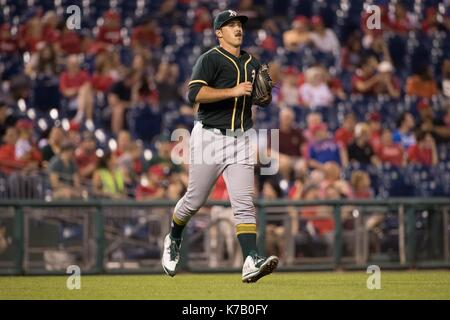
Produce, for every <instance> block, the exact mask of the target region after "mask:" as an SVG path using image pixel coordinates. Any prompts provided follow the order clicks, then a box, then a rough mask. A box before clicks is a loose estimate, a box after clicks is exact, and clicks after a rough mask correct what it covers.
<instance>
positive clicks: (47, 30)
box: [42, 11, 60, 45]
mask: <svg viewBox="0 0 450 320" xmlns="http://www.w3.org/2000/svg"><path fill="white" fill-rule="evenodd" d="M42 21H43V23H44V31H43V33H44V34H43V40H44V41H45V42H47V43H50V44H52V45H53V44H56V43H57V42H58V41H59V38H60V31H59V30H58V28H57V27H58V16H57V15H56V12H55V11H48V12H47V13H46V14H45V15H44V17H43V19H42Z"/></svg>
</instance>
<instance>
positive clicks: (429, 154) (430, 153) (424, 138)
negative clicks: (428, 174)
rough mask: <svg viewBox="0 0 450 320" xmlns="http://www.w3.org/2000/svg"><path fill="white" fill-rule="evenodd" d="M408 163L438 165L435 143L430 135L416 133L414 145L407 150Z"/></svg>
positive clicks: (419, 131)
mask: <svg viewBox="0 0 450 320" xmlns="http://www.w3.org/2000/svg"><path fill="white" fill-rule="evenodd" d="M408 162H409V163H416V164H421V165H424V166H435V165H437V164H438V155H437V151H436V143H435V141H434V139H433V136H432V135H431V133H429V132H425V131H422V130H418V131H417V132H416V143H415V144H413V145H412V146H410V147H409V148H408Z"/></svg>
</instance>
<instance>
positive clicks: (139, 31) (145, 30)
mask: <svg viewBox="0 0 450 320" xmlns="http://www.w3.org/2000/svg"><path fill="white" fill-rule="evenodd" d="M161 41H162V39H161V36H160V32H159V29H158V25H157V22H156V21H155V20H153V19H150V18H149V19H147V20H146V21H144V23H143V24H142V25H140V26H137V27H135V28H134V29H133V31H132V34H131V47H132V48H133V49H134V50H135V51H142V50H148V49H152V48H158V47H160V46H161Z"/></svg>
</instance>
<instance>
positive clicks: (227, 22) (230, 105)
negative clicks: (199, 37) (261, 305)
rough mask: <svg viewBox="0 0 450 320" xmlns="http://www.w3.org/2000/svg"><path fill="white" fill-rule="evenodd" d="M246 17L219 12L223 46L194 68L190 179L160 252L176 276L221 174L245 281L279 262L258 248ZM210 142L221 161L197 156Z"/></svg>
mask: <svg viewBox="0 0 450 320" xmlns="http://www.w3.org/2000/svg"><path fill="white" fill-rule="evenodd" d="M247 20H248V18H247V17H246V16H242V15H238V14H237V13H236V12H235V11H232V10H227V11H223V12H220V13H219V14H218V15H217V16H216V17H215V19H214V30H215V34H216V37H217V39H218V41H219V46H217V47H214V48H212V49H211V50H209V51H207V52H206V53H204V54H203V55H201V56H200V57H199V58H198V60H197V62H196V63H195V65H194V68H193V72H192V78H191V81H190V82H189V94H188V98H189V101H190V102H191V103H192V104H194V105H196V106H197V107H198V120H199V121H198V122H197V123H196V125H195V126H194V128H193V130H192V134H191V138H190V154H191V161H190V165H189V182H188V188H187V191H186V194H185V195H184V196H183V197H182V198H181V199H180V201H178V203H177V205H176V207H175V210H174V214H173V218H172V225H171V231H170V233H169V234H168V235H167V236H166V237H165V239H164V249H163V256H162V265H163V268H164V271H165V272H166V273H167V274H168V275H170V276H172V277H173V276H174V275H175V273H176V267H177V264H178V262H179V259H180V246H181V240H182V231H183V229H184V227H185V226H186V224H187V223H188V222H189V220H190V218H191V217H192V216H193V215H194V214H195V213H196V212H197V211H198V210H199V209H200V207H201V206H202V205H203V204H204V203H205V201H206V200H207V198H208V196H209V193H210V191H211V189H212V188H213V186H214V184H215V182H216V180H217V178H218V177H219V176H220V175H221V174H223V177H224V179H225V182H226V185H227V189H228V193H229V197H230V202H231V206H232V209H233V212H234V217H235V227H236V235H237V238H238V241H239V243H240V246H241V248H242V253H243V257H244V265H243V268H242V281H243V282H256V281H258V280H259V279H260V278H261V277H263V276H266V275H268V274H270V273H272V272H273V271H274V270H275V269H276V267H277V265H278V257H275V256H270V257H267V258H266V257H261V256H259V255H258V253H257V247H256V230H257V229H256V211H255V207H254V205H253V183H254V163H253V162H252V161H249V160H250V158H252V156H253V155H252V152H251V151H249V148H248V143H246V142H247V141H248V139H246V138H248V136H247V137H246V133H247V130H249V129H250V128H251V127H252V126H253V122H252V111H251V107H252V92H253V85H252V82H253V81H254V80H255V74H256V73H257V72H258V69H259V68H260V67H261V64H260V63H259V62H258V61H257V60H256V59H255V58H254V57H252V56H251V55H250V54H248V53H247V52H245V51H243V50H241V48H240V47H241V44H242V40H243V35H244V32H243V25H244V24H245V23H246V22H247ZM211 141H213V143H214V145H215V146H221V147H220V148H222V149H221V150H219V151H222V152H217V155H216V156H215V157H216V158H215V159H214V160H218V161H213V162H214V163H210V162H208V163H206V161H197V159H196V158H198V157H199V156H200V155H202V154H203V151H204V149H205V148H207V147H208V145H210V144H211ZM230 146H234V148H229V147H230ZM218 157H220V159H219V158H218Z"/></svg>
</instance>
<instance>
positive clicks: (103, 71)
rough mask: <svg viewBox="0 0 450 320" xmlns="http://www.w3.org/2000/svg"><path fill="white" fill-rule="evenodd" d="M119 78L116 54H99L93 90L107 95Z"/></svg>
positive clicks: (96, 61)
mask: <svg viewBox="0 0 450 320" xmlns="http://www.w3.org/2000/svg"><path fill="white" fill-rule="evenodd" d="M118 77H119V74H118V70H117V69H115V66H114V54H113V53H110V52H107V51H103V52H101V53H99V54H97V55H96V57H95V71H94V74H93V75H92V88H93V89H94V90H95V91H97V92H103V93H106V92H107V91H108V90H109V88H110V87H111V86H112V85H113V83H114V82H115V81H117V80H118Z"/></svg>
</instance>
